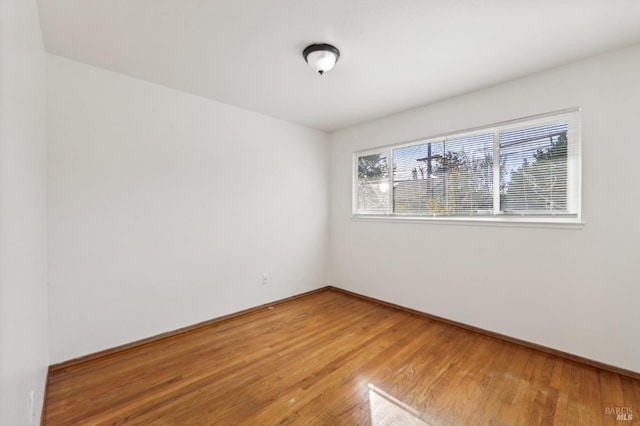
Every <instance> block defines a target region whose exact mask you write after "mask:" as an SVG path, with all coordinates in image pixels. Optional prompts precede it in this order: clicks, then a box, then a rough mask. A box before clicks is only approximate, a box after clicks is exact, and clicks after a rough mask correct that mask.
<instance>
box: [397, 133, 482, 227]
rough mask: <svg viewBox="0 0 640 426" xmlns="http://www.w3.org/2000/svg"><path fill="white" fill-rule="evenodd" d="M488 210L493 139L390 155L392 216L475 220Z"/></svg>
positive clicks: (459, 140)
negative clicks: (450, 217)
mask: <svg viewBox="0 0 640 426" xmlns="http://www.w3.org/2000/svg"><path fill="white" fill-rule="evenodd" d="M492 209H493V133H480V134H475V135H465V136H458V137H452V138H447V139H443V140H439V141H432V142H428V143H422V144H418V145H412V146H406V147H401V148H397V149H394V150H393V211H394V213H396V214H409V215H416V214H418V215H431V216H442V215H444V216H452V215H465V216H469V215H479V214H491V213H492Z"/></svg>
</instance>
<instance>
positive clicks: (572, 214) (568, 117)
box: [351, 107, 584, 227]
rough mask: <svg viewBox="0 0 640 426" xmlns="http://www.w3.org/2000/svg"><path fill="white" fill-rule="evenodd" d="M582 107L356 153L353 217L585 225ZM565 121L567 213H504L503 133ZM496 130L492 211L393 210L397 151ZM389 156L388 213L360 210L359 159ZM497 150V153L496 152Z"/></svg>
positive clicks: (353, 162)
mask: <svg viewBox="0 0 640 426" xmlns="http://www.w3.org/2000/svg"><path fill="white" fill-rule="evenodd" d="M581 116H582V114H581V108H579V107H576V108H568V109H563V110H559V111H554V112H550V113H545V114H539V115H534V116H529V117H523V118H518V119H515V120H509V121H504V122H500V123H495V124H491V125H486V126H479V127H475V128H470V129H466V130H461V131H455V132H449V133H444V134H439V135H435V136H429V137H425V138H419V139H415V140H411V141H405V142H401V143H394V144H388V145H384V146H378V147H373V148H367V149H363V150H359V151H355V152H353V159H352V197H351V199H352V211H351V213H352V219H356V220H361V219H362V220H384V221H387V220H388V221H405V222H427V223H428V222H437V223H461V222H462V223H480V224H492V223H494V224H501V225H502V224H515V225H518V224H534V225H547V224H548V225H554V226H555V225H567V226H569V227H573V226H572V225H574V226H575V225H578V226H581V225H583V224H584V223H583V221H582V200H581V198H582V194H581V192H582V191H581V186H582V134H581V130H582V129H581V127H582V123H581V118H582V117H581ZM560 121H566V123H567V125H568V129H567V133H568V134H569V135H570V137H568V138H567V139H568V140H567V153H568V154H567V210H568V211H567V212H549V213H543V212H540V211H535V212H504V211H501V210H500V196H501V194H500V190H499V188H500V176H501V173H500V160H499V158H500V134H501V133H504V132H508V131H513V130H519V129H527V128H532V127H537V126H544V125H548V124H555V123H558V122H560ZM487 133H493V152H492V155H493V158H494V159H495V158H498V161H493V210H492V213H491V214H485V215H437V214H434V215H429V214H422V215H421V214H407V213H395V212H394V195H393V194H394V190H393V185H394V173H393V171H394V170H393V164H394V157H393V156H394V150H396V149H399V148H406V147H410V146H416V145H422V144H427V143H434V142H440V141H443V140H446V139H454V138H461V137H466V136H473V135H476V134H487ZM383 153H386V155H387V174H388V176H387V179H388V182H389V188H390V189H389V191H388V197H389V200H388V203H389V206H390V207H389V210H390V211H389V212H387V213H359V212H358V187H359V182H358V159H359V158H361V157H363V156H367V155H375V154H383ZM496 153H497V155H496Z"/></svg>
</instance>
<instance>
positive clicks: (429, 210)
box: [353, 110, 580, 222]
mask: <svg viewBox="0 0 640 426" xmlns="http://www.w3.org/2000/svg"><path fill="white" fill-rule="evenodd" d="M579 130H580V113H579V111H578V110H571V111H563V112H560V113H554V114H548V115H544V116H538V117H533V118H527V119H522V120H516V121H512V122H508V123H502V124H498V125H493V126H487V127H484V128H479V129H475V130H472V131H465V132H459V133H452V134H449V135H444V136H440V137H434V138H428V139H424V140H420V141H417V142H412V143H405V144H398V145H393V146H387V147H382V148H375V149H370V150H366V151H360V152H356V153H355V154H354V166H353V167H354V200H353V212H354V215H356V216H361V217H379V216H383V217H399V218H402V217H406V218H413V217H418V218H435V219H438V218H444V219H446V218H450V219H456V218H460V219H464V218H473V219H478V220H480V219H488V220H515V221H518V220H523V219H524V220H531V219H535V220H538V219H539V220H541V221H557V222H577V221H579V220H580V131H579Z"/></svg>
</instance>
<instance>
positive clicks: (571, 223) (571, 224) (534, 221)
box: [351, 214, 586, 229]
mask: <svg viewBox="0 0 640 426" xmlns="http://www.w3.org/2000/svg"><path fill="white" fill-rule="evenodd" d="M351 219H352V220H354V221H363V222H396V223H398V222H399V223H420V224H439V225H470V226H476V225H479V226H503V227H505V226H506V227H524V228H554V229H582V228H584V226H585V225H586V223H585V222H583V221H582V220H580V219H578V218H574V217H571V218H560V217H517V216H515V217H514V216H491V217H424V216H400V215H359V214H353V215H352V216H351Z"/></svg>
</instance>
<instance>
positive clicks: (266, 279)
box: [262, 272, 269, 285]
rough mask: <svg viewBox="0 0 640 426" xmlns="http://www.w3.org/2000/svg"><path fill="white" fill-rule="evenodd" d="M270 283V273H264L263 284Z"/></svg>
mask: <svg viewBox="0 0 640 426" xmlns="http://www.w3.org/2000/svg"><path fill="white" fill-rule="evenodd" d="M267 284H269V274H267V273H266V272H263V273H262V285H267Z"/></svg>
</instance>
